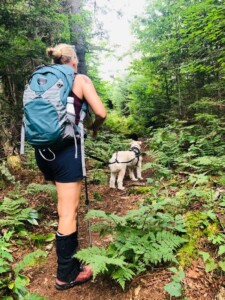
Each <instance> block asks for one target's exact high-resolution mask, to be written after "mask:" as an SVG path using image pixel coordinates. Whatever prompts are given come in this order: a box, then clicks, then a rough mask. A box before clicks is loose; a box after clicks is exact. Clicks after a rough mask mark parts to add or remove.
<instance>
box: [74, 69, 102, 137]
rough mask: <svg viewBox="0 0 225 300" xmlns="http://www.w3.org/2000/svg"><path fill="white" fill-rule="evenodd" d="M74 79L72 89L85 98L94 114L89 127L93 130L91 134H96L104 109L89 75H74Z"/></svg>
mask: <svg viewBox="0 0 225 300" xmlns="http://www.w3.org/2000/svg"><path fill="white" fill-rule="evenodd" d="M75 81H76V84H75V83H74V87H73V91H74V92H75V94H76V95H77V96H78V97H80V98H81V99H82V98H85V100H86V101H87V102H88V104H89V105H90V107H91V109H92V110H93V112H94V114H95V120H94V122H93V124H92V126H91V129H92V130H93V136H96V134H97V130H98V128H99V127H100V126H101V124H102V123H103V122H104V120H105V118H106V114H107V113H106V109H105V107H104V106H103V103H102V101H101V99H100V98H99V96H98V94H97V92H96V90H95V87H94V85H93V83H92V81H91V79H90V78H89V77H87V76H85V75H81V74H79V75H77V76H76V80H75Z"/></svg>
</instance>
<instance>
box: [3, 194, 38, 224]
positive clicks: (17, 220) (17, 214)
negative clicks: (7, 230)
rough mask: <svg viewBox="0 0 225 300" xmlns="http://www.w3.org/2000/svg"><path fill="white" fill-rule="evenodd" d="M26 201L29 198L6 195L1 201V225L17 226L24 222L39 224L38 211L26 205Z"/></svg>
mask: <svg viewBox="0 0 225 300" xmlns="http://www.w3.org/2000/svg"><path fill="white" fill-rule="evenodd" d="M26 202H27V200H26V199H25V198H22V197H19V198H15V199H10V198H8V197H4V198H3V200H2V201H1V202H0V215H1V219H0V227H6V226H10V227H14V228H16V227H18V226H19V225H23V224H24V222H29V223H30V224H32V225H37V224H38V223H37V220H38V218H39V216H38V213H37V212H36V210H35V209H33V208H30V207H25V204H26Z"/></svg>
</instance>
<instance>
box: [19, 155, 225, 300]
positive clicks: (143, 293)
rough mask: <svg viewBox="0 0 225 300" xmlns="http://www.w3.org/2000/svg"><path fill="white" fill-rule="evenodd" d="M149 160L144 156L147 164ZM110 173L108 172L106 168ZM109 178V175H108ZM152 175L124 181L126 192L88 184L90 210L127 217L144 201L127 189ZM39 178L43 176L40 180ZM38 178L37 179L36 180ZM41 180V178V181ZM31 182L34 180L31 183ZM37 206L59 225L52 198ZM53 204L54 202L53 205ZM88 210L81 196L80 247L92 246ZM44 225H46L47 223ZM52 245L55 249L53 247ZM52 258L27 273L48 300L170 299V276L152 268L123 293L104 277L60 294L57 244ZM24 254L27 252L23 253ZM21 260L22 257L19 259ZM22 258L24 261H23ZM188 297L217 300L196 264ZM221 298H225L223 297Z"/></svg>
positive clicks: (97, 241) (40, 200) (35, 203)
mask: <svg viewBox="0 0 225 300" xmlns="http://www.w3.org/2000/svg"><path fill="white" fill-rule="evenodd" d="M147 160H148V158H147V157H144V162H146V161H147ZM105 172H106V173H107V172H108V170H107V169H105ZM108 175H109V174H108ZM151 175H152V174H150V173H149V171H146V172H143V177H144V180H142V181H141V182H138V183H136V182H135V183H133V182H131V181H129V180H128V179H127V178H126V179H125V187H126V190H125V191H118V190H114V189H110V188H109V187H108V186H107V185H94V184H89V187H88V190H89V198H90V209H102V210H104V211H106V212H111V213H116V214H119V215H124V214H125V213H126V212H127V211H128V210H131V209H134V208H136V207H137V204H138V203H139V202H140V201H141V200H142V198H143V196H142V195H128V193H127V191H128V186H133V185H134V184H135V185H136V184H140V185H146V179H147V178H148V177H150V176H151ZM39 178H40V177H39ZM36 179H37V177H36ZM39 180H40V179H39ZM30 182H31V181H30ZM30 182H29V183H30ZM96 193H98V194H99V195H100V196H101V199H99V200H98V201H97V200H93V195H94V194H96ZM30 201H31V204H32V205H33V206H34V207H37V206H38V205H42V207H44V208H43V209H42V220H45V221H46V222H47V221H49V222H57V212H56V204H55V203H53V202H52V201H51V200H50V198H46V196H45V197H41V196H38V197H36V198H35V197H33V198H31V199H30ZM50 201H51V202H50ZM85 212H86V207H85V205H84V194H82V200H81V206H80V209H79V241H80V248H82V249H83V248H86V247H88V246H89V240H88V228H87V222H86V221H84V216H85ZM46 222H45V223H46ZM53 229H54V228H53V227H50V226H42V225H41V226H40V227H39V228H38V229H36V231H37V232H35V233H42V234H44V233H46V234H47V233H49V231H50V232H52V233H55V232H54V230H53ZM92 241H93V245H96V246H103V245H105V244H106V243H107V242H108V241H107V239H104V238H100V237H99V235H98V234H96V233H93V234H92ZM51 246H52V247H51ZM33 250H34V249H26V251H25V252H32V251H33ZM48 251H49V255H48V257H47V260H46V262H44V263H42V264H40V265H39V266H36V267H32V268H30V269H28V270H27V271H26V275H27V276H29V278H30V285H29V287H28V288H29V290H30V291H31V292H35V293H37V294H39V295H41V296H43V297H45V298H46V299H48V300H72V299H79V300H145V299H146V300H147V299H148V300H164V299H171V298H170V297H169V295H168V294H166V292H165V291H164V289H163V287H164V286H165V284H167V283H168V282H169V281H170V280H171V273H170V272H169V271H168V269H167V268H166V267H165V266H163V267H161V268H160V267H157V268H155V269H154V268H150V269H149V270H148V271H147V272H145V273H144V274H141V275H139V276H136V277H135V278H134V279H133V280H132V281H131V282H130V283H128V284H127V285H126V288H125V290H124V291H123V290H122V289H121V288H120V286H119V285H118V284H117V283H116V282H115V281H113V280H111V279H110V278H107V277H103V276H97V278H96V279H95V280H94V281H91V282H88V283H86V284H84V285H83V286H77V287H74V288H72V289H69V290H66V291H57V290H56V289H55V288H54V282H55V274H56V254H55V246H54V243H53V244H52V245H51V244H50V250H48ZM23 254H24V253H23ZM18 259H19V257H18ZM20 259H21V258H20ZM186 274H187V275H186V278H185V288H186V292H185V294H186V295H185V296H186V297H187V299H189V300H196V299H198V300H203V299H204V300H205V299H206V300H211V299H215V293H217V292H216V291H217V290H218V284H216V282H215V281H213V279H212V276H211V275H209V274H206V273H205V272H204V269H200V270H197V272H196V266H195V265H193V266H192V267H190V269H189V270H187V272H186ZM221 299H225V297H224V298H221Z"/></svg>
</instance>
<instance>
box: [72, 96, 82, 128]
mask: <svg viewBox="0 0 225 300" xmlns="http://www.w3.org/2000/svg"><path fill="white" fill-rule="evenodd" d="M70 96H71V97H73V99H74V109H75V113H76V120H75V123H76V124H77V125H78V123H79V121H80V111H81V106H82V103H83V101H82V99H80V98H79V97H77V95H76V94H74V92H73V91H71V94H70Z"/></svg>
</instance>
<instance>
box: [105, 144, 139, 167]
mask: <svg viewBox="0 0 225 300" xmlns="http://www.w3.org/2000/svg"><path fill="white" fill-rule="evenodd" d="M129 151H133V152H134V154H135V157H134V158H132V159H130V160H128V161H118V159H117V155H118V152H116V159H115V161H113V162H108V164H109V165H111V164H115V163H120V164H127V163H129V162H132V161H133V160H135V159H136V158H137V163H136V165H137V164H138V162H139V157H140V156H141V151H140V149H138V148H137V147H132V148H130V150H129Z"/></svg>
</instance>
